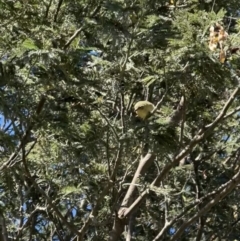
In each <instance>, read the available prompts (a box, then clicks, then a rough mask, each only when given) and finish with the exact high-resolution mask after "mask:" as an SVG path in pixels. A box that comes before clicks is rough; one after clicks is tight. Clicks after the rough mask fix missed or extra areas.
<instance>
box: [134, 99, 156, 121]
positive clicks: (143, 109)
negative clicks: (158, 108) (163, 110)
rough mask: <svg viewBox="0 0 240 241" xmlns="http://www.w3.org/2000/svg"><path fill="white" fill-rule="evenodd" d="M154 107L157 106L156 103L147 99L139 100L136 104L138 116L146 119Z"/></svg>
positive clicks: (135, 108) (135, 109)
mask: <svg viewBox="0 0 240 241" xmlns="http://www.w3.org/2000/svg"><path fill="white" fill-rule="evenodd" d="M154 108H155V106H154V104H152V103H151V102H149V101H147V100H143V101H138V102H137V103H136V104H135V105H134V111H135V112H136V114H137V116H138V117H140V118H141V119H143V120H145V119H146V118H148V117H149V116H150V114H151V112H152V111H153V109H154Z"/></svg>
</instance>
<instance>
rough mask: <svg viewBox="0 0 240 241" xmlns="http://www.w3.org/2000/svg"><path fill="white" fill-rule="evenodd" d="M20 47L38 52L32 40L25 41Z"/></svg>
mask: <svg viewBox="0 0 240 241" xmlns="http://www.w3.org/2000/svg"><path fill="white" fill-rule="evenodd" d="M22 47H24V48H26V49H35V50H38V49H39V48H38V47H37V46H36V45H35V42H34V40H32V39H25V40H24V41H23V43H22Z"/></svg>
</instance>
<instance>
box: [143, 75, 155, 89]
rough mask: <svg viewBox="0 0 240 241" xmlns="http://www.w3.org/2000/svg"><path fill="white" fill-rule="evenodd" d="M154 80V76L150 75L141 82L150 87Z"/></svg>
mask: <svg viewBox="0 0 240 241" xmlns="http://www.w3.org/2000/svg"><path fill="white" fill-rule="evenodd" d="M155 80H156V76H154V75H150V76H148V77H146V78H144V79H142V82H143V83H144V84H145V85H147V86H149V85H151V84H152V83H154V82H155Z"/></svg>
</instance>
